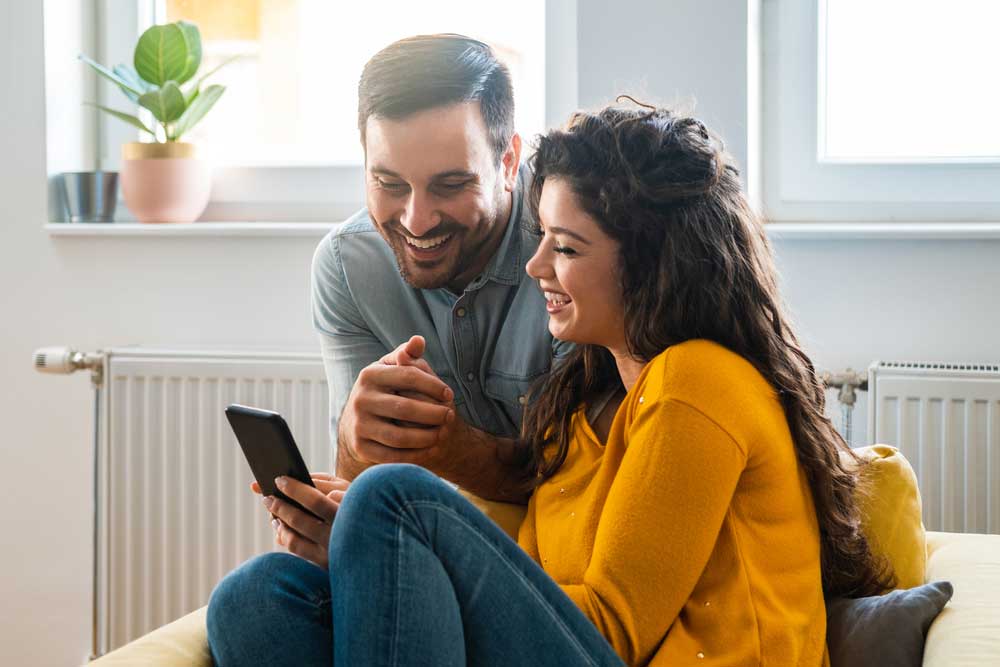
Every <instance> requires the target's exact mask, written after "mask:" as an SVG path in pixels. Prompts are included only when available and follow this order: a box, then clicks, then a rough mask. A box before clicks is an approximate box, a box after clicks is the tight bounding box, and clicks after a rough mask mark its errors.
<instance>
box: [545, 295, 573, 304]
mask: <svg viewBox="0 0 1000 667" xmlns="http://www.w3.org/2000/svg"><path fill="white" fill-rule="evenodd" d="M545 300H546V301H548V302H549V303H551V304H552V305H554V306H563V305H565V304H567V303H569V302H570V301H572V299H570V298H569V297H568V296H566V295H565V294H559V293H558V292H545Z"/></svg>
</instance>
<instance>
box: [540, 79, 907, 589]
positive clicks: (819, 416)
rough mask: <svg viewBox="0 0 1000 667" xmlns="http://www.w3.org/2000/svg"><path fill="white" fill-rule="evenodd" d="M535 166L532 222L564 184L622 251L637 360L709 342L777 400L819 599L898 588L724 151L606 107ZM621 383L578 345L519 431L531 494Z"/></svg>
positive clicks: (601, 355) (673, 118)
mask: <svg viewBox="0 0 1000 667" xmlns="http://www.w3.org/2000/svg"><path fill="white" fill-rule="evenodd" d="M619 99H620V98H619ZM629 99H631V98H629ZM633 101H634V100H633ZM532 166H533V169H534V180H533V183H532V186H531V191H530V194H529V201H530V205H531V207H532V211H533V213H534V214H535V217H536V219H537V217H538V202H539V199H540V197H541V193H542V189H543V188H544V187H545V182H546V181H547V180H548V179H550V178H558V179H560V180H561V181H563V182H565V183H567V184H568V185H569V186H570V188H571V189H572V191H573V192H574V194H575V195H576V198H577V201H578V203H579V204H580V206H581V207H582V208H583V209H584V210H585V211H586V212H587V213H588V214H589V215H590V216H591V217H592V218H593V219H594V220H595V221H596V222H597V223H598V224H599V226H600V227H601V229H602V230H603V231H604V233H605V234H607V235H608V236H610V237H611V238H613V239H614V240H615V241H617V242H618V243H619V245H620V268H621V270H620V279H621V290H622V294H623V302H624V314H625V333H626V340H627V343H628V348H629V352H630V353H631V354H632V355H633V356H634V357H635V358H637V359H640V360H643V361H649V360H651V359H652V358H653V357H655V356H656V355H658V354H659V353H661V352H662V351H663V350H665V349H666V348H668V347H670V346H671V345H675V344H677V343H681V342H683V341H686V340H690V339H695V338H704V339H708V340H712V341H715V342H716V343H718V344H720V345H722V346H724V347H726V348H728V349H730V350H732V351H733V352H735V353H737V354H739V355H740V356H742V357H744V358H745V359H747V360H748V361H749V362H750V363H751V364H753V366H754V367H755V368H756V369H757V370H758V371H759V372H760V373H761V375H763V376H764V378H766V379H767V381H768V382H769V383H770V384H771V386H772V387H773V388H774V389H775V391H776V392H777V394H778V397H779V399H780V401H781V405H782V407H783V408H784V412H785V417H786V419H787V421H788V425H789V429H790V431H791V435H792V439H793V441H794V443H795V449H796V454H797V457H798V460H799V463H800V465H801V466H802V468H803V469H804V471H805V474H806V477H807V479H808V481H809V485H810V488H811V490H812V496H813V501H814V504H815V508H816V514H817V517H818V520H819V528H820V538H821V560H822V572H823V588H824V592H825V593H826V594H827V595H828V596H850V597H860V596H866V595H873V594H877V593H881V592H883V591H885V590H887V589H889V588H891V587H892V585H893V577H892V574H891V570H890V569H889V567H888V564H887V563H885V562H884V561H883V560H882V559H880V558H877V557H876V556H875V555H874V554H873V553H872V550H871V548H870V545H869V543H868V540H867V539H866V538H865V535H864V533H863V532H862V530H861V517H860V513H859V509H858V505H857V502H856V496H855V494H856V491H857V490H858V484H859V477H858V474H859V473H858V470H859V468H860V466H861V465H862V464H861V461H860V460H859V459H858V458H857V457H856V456H855V455H854V454H853V453H852V452H851V450H850V448H849V447H848V446H847V444H846V443H845V442H844V440H843V438H841V437H840V435H839V434H838V433H837V431H836V429H834V427H833V425H832V424H831V422H830V420H829V419H828V418H827V417H826V416H825V415H824V403H825V396H824V389H823V385H822V383H821V382H820V380H819V379H818V377H817V375H816V371H815V368H814V367H813V364H812V362H811V360H810V359H809V357H808V356H807V355H806V354H805V352H803V350H802V347H801V344H800V343H799V341H798V338H797V337H796V335H795V332H794V331H793V329H792V327H791V324H790V321H789V318H788V316H787V315H786V313H785V307H784V304H783V303H782V301H781V297H780V294H779V290H778V285H777V279H776V270H775V267H774V262H773V259H772V253H771V248H770V244H769V243H768V240H767V236H766V234H765V232H764V228H763V225H762V224H761V222H760V220H759V219H758V218H757V216H756V215H755V214H754V213H753V211H752V210H751V209H750V207H749V205H748V204H747V201H746V199H745V197H744V195H743V193H742V191H741V187H740V181H739V173H738V171H737V169H736V167H735V166H734V165H733V161H732V158H731V157H730V156H729V155H728V154H727V153H726V152H725V151H724V149H723V146H722V142H721V141H720V140H718V139H717V138H716V137H714V136H713V135H712V134H711V133H710V132H709V131H708V129H706V127H705V126H704V125H703V124H702V123H701V122H700V121H699V120H697V119H695V118H691V117H687V116H681V115H676V114H674V113H672V112H671V111H669V110H667V109H662V108H654V107H649V106H645V105H641V108H633V107H629V108H625V107H620V106H612V107H608V108H605V109H602V110H601V111H598V112H596V113H588V112H578V113H576V114H574V115H573V116H572V118H571V119H570V121H569V123H568V125H567V126H566V127H565V128H564V129H562V130H554V131H551V132H549V133H548V134H546V135H544V136H542V137H540V138H539V142H538V150H537V152H536V153H535V154H534V156H533V157H532ZM620 382H621V380H620V378H619V375H618V372H617V367H616V365H615V361H614V358H613V357H612V356H611V354H610V352H608V351H607V350H605V349H604V348H602V347H599V346H596V345H578V346H577V347H576V349H575V350H574V351H573V352H572V353H571V354H570V355H569V356H568V357H566V358H565V359H563V360H562V361H560V362H559V363H557V364H556V365H555V367H554V368H553V370H552V372H551V373H549V374H548V375H547V376H546V377H544V378H543V379H542V380H540V382H539V384H538V385H536V386H535V387H534V388H533V392H532V399H533V400H532V401H531V404H530V405H529V407H528V408H527V410H526V413H525V418H524V423H523V431H522V435H523V438H524V439H525V440H526V441H527V445H528V446H527V448H526V451H527V452H529V455H530V461H528V462H527V464H526V467H527V473H528V476H529V477H532V479H533V481H532V484H536V485H537V484H538V483H540V482H541V481H543V480H545V479H547V478H549V477H551V476H552V475H553V474H555V472H556V471H557V470H558V469H559V468H560V467H561V466H562V464H563V462H564V461H565V458H566V452H567V449H568V446H569V435H570V424H571V420H572V417H573V414H574V412H575V411H576V410H577V408H578V407H580V406H581V405H586V404H588V403H589V402H591V401H593V400H594V399H595V398H597V397H598V396H600V395H602V394H603V393H605V392H606V391H608V390H609V389H613V388H614V387H615V386H619V385H620ZM553 452H554V454H553ZM842 454H847V456H846V458H847V459H848V460H853V463H851V464H847V465H845V463H844V461H843V459H842V456H841V455H842Z"/></svg>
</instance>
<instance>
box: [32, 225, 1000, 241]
mask: <svg viewBox="0 0 1000 667" xmlns="http://www.w3.org/2000/svg"><path fill="white" fill-rule="evenodd" d="M337 224H339V223H338V222H192V223H188V224H178V223H168V224H143V223H136V222H116V223H61V222H59V223H48V224H46V225H45V231H46V233H48V235H49V236H86V237H98V236H156V237H164V236H200V237H213V236H214V237H221V236H259V237H270V238H278V237H281V238H288V237H307V238H315V239H320V238H322V237H323V236H325V235H326V234H327V233H328V232H329V231H330V230H331V229H333V228H334V227H335V226H336V225H337ZM765 229H766V230H767V235H768V237H770V238H771V239H772V240H778V241H859V240H867V241H885V240H900V241H922V240H934V241H946V240H954V241H961V240H990V239H992V240H1000V222H769V223H767V224H766V225H765Z"/></svg>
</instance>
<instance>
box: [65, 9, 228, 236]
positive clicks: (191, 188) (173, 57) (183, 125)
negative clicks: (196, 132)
mask: <svg viewBox="0 0 1000 667" xmlns="http://www.w3.org/2000/svg"><path fill="white" fill-rule="evenodd" d="M80 60H82V61H83V62H85V63H87V64H88V65H90V66H91V67H92V68H94V70H95V71H97V73H98V74H100V75H101V76H103V77H104V78H106V79H108V80H110V81H111V82H112V83H114V84H115V85H117V86H118V88H120V89H121V91H122V92H123V93H125V95H126V96H127V97H128V98H129V99H130V100H132V102H134V103H136V104H138V105H139V106H140V107H142V108H144V109H148V110H149V111H150V113H152V114H153V118H154V119H155V121H156V122H155V123H154V125H153V127H149V126H147V125H146V123H144V122H143V121H142V120H141V119H140V118H138V117H137V116H133V115H131V114H127V113H124V112H122V111H118V110H116V109H110V108H108V107H105V106H101V105H99V104H95V105H93V106H96V107H97V108H99V109H101V110H102V111H105V112H107V113H109V114H111V115H112V116H114V117H115V118H118V119H120V120H123V121H125V122H126V123H129V124H131V125H133V126H135V127H137V128H138V129H139V130H141V131H143V132H145V133H146V134H148V135H149V136H150V137H151V138H152V141H151V142H139V141H134V142H129V143H127V144H124V145H123V146H122V166H121V175H120V181H121V187H122V195H123V197H124V199H125V204H126V205H127V206H128V208H129V210H130V211H132V213H133V215H135V217H136V218H137V219H138V220H140V221H141V222H193V221H194V220H196V219H197V218H198V216H200V215H201V213H202V211H204V210H205V206H206V205H207V204H208V196H209V192H210V190H211V185H212V175H211V170H210V168H209V165H208V163H207V162H206V161H205V160H203V159H200V158H199V157H198V155H197V150H196V147H195V145H194V144H190V143H185V142H182V141H180V139H181V137H182V136H183V135H184V134H185V133H186V132H188V131H189V130H190V129H191V128H193V127H194V126H195V125H196V124H197V123H198V121H200V120H201V119H202V118H204V116H205V114H206V113H208V111H209V109H211V108H212V106H213V105H215V103H216V102H217V101H218V100H219V97H220V96H221V95H222V93H223V92H224V91H225V87H224V86H219V85H211V86H206V87H205V88H204V89H202V83H203V82H204V80H205V79H206V78H208V77H209V76H210V75H212V74H214V73H215V72H216V71H218V69H219V68H220V67H222V66H223V65H225V64H226V63H228V62H230V61H231V60H232V59H230V60H227V61H225V62H223V63H222V64H220V65H219V66H218V67H216V68H215V69H213V70H211V71H209V72H207V73H205V74H203V75H201V76H200V77H198V78H195V75H196V74H197V73H198V68H199V67H200V66H201V33H200V32H199V30H198V26H196V25H195V24H193V23H189V22H187V21H177V22H176V23H168V24H165V25H155V26H153V27H151V28H150V29H149V30H146V31H145V32H144V33H142V35H141V36H140V37H139V41H138V43H137V44H136V46H135V55H134V58H133V60H134V66H133V67H129V66H128V65H116V66H115V67H114V68H113V69H108V68H107V67H104V66H103V65H101V64H99V63H97V62H94V61H93V60H91V59H90V58H88V57H87V56H85V55H83V54H81V55H80Z"/></svg>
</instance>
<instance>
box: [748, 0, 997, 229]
mask: <svg viewBox="0 0 1000 667" xmlns="http://www.w3.org/2000/svg"><path fill="white" fill-rule="evenodd" d="M827 1H828V0H811V1H807V2H783V1H782V0H763V4H762V7H761V11H762V52H761V62H762V93H763V94H762V97H761V133H762V141H761V150H762V160H761V168H762V171H763V178H762V196H763V202H762V203H763V209H764V213H765V216H766V218H767V219H768V220H770V221H774V222H867V221H893V222H896V221H899V222H951V221H963V222H987V221H1000V189H998V188H997V187H996V183H997V181H998V179H1000V164H997V163H989V162H984V161H981V160H977V161H969V162H957V161H956V162H948V163H944V162H933V163H926V162H925V163H918V162H913V163H899V162H896V163H889V162H884V163H862V162H853V163H845V162H839V161H832V160H823V159H821V152H820V147H819V141H820V137H819V130H820V127H821V126H820V123H821V122H822V119H821V117H820V114H821V113H822V109H823V104H822V100H821V94H822V91H821V90H820V82H821V80H822V79H821V77H822V67H823V66H824V63H823V62H822V60H821V57H820V54H821V52H820V47H821V40H822V39H823V35H822V26H821V22H820V15H821V12H822V11H823V10H824V8H825V5H826V2H827Z"/></svg>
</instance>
